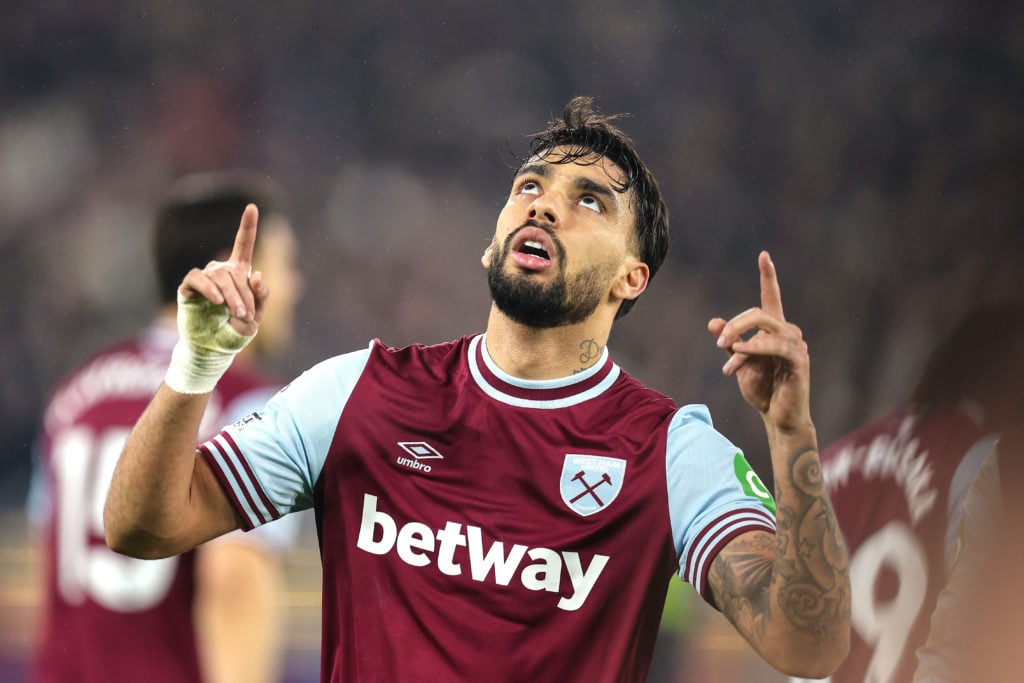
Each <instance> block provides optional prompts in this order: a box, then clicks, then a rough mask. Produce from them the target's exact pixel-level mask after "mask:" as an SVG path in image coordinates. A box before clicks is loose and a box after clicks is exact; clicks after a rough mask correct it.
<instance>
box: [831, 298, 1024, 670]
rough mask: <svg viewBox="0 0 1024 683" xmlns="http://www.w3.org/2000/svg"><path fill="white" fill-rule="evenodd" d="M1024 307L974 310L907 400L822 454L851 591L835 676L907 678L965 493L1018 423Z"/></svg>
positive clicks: (1022, 400)
mask: <svg viewBox="0 0 1024 683" xmlns="http://www.w3.org/2000/svg"><path fill="white" fill-rule="evenodd" d="M1022 314H1024V309H1022V308H1021V307H1020V306H1018V305H1015V304H1008V303H999V304H988V305H983V306H980V307H978V308H976V309H975V310H973V311H972V312H971V313H970V314H968V315H967V316H966V317H965V318H964V319H963V320H962V321H961V322H960V323H959V324H958V325H957V326H956V327H955V328H954V329H953V330H952V331H951V333H950V334H949V335H948V336H947V337H946V338H945V339H943V340H942V341H941V342H940V343H939V344H938V345H937V346H936V348H935V349H934V351H932V353H931V354H930V357H929V359H928V361H927V362H926V364H925V369H924V371H923V373H922V375H921V378H920V379H919V381H918V383H917V385H916V387H915V388H914V390H913V392H912V395H911V397H910V400H909V401H907V402H906V403H905V404H904V405H903V406H901V407H899V408H898V409H896V410H894V411H892V412H891V413H889V414H887V415H885V416H882V417H880V418H877V419H875V420H873V421H871V422H869V423H867V424H865V425H863V426H862V427H860V428H859V429H857V430H854V431H853V432H852V433H850V434H848V435H846V436H844V437H843V438H841V439H839V440H837V441H836V442H834V443H832V444H830V445H829V446H828V447H827V448H826V449H825V451H824V453H823V454H822V470H823V475H824V478H825V482H826V484H827V486H828V489H829V493H830V495H831V497H832V502H833V505H834V506H835V511H836V516H837V517H838V519H839V525H840V527H841V529H842V531H843V534H844V536H845V538H846V542H847V544H848V547H849V549H850V581H851V585H852V589H853V603H852V608H853V609H852V626H853V630H852V639H851V646H850V655H849V657H847V659H846V661H845V662H844V663H843V664H842V666H840V667H839V669H838V670H837V671H836V672H835V673H834V674H833V676H832V681H833V683H847V682H853V681H857V682H860V681H879V682H882V681H885V682H887V683H899V682H905V681H910V680H912V679H913V677H914V672H915V669H916V668H917V666H918V658H917V656H916V655H915V653H916V651H917V650H918V648H920V647H921V646H922V645H923V644H924V643H925V639H926V637H927V636H928V633H929V628H930V620H931V617H932V613H933V611H934V610H935V608H936V599H937V597H938V595H939V592H940V591H941V590H942V589H943V586H944V585H945V584H946V580H947V572H948V569H949V567H950V566H951V564H952V560H953V559H954V557H955V555H956V554H957V547H958V543H959V541H958V536H959V533H960V531H961V528H962V521H963V513H964V508H963V506H962V503H963V500H964V497H965V494H966V493H967V491H968V489H969V487H970V486H971V484H972V482H973V481H974V480H975V478H976V475H977V473H978V471H979V468H980V466H981V464H982V463H983V462H984V461H985V459H986V458H987V457H990V454H991V453H992V451H993V446H994V444H995V443H996V441H997V437H998V436H999V434H1000V433H1001V432H1003V431H1005V430H1008V429H1013V428H1015V427H1017V426H1019V425H1020V424H1022V423H1024V394H1022V393H1021V391H1020V386H1021V382H1022V380H1024V343H1022V340H1024V315H1022ZM931 668H934V667H931ZM977 680H988V679H985V678H984V677H981V678H977Z"/></svg>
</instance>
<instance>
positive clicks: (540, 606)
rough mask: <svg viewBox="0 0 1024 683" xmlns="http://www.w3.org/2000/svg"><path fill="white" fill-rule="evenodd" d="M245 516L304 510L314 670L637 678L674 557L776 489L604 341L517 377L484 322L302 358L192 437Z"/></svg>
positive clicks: (768, 509)
mask: <svg viewBox="0 0 1024 683" xmlns="http://www.w3.org/2000/svg"><path fill="white" fill-rule="evenodd" d="M200 450H201V451H202V452H203V454H204V456H205V457H206V458H207V460H208V461H209V462H210V464H211V465H212V466H213V468H214V470H215V472H217V473H218V476H219V477H220V479H221V482H222V485H223V486H224V488H225V490H226V491H227V492H228V494H229V496H230V497H231V499H232V500H233V501H234V504H235V506H236V507H237V509H238V510H239V512H240V513H241V515H242V517H243V518H244V520H245V523H246V525H247V526H249V527H255V526H258V525H261V524H264V523H266V522H268V521H270V520H273V519H276V518H277V517H279V516H281V515H284V514H287V513H289V512H292V511H295V510H300V509H304V508H308V507H313V508H314V509H315V511H316V517H317V524H318V532H319V540H320V546H321V554H322V561H323V576H324V582H323V610H324V614H323V628H324V630H323V657H322V662H323V671H322V678H323V680H325V681H346V682H347V681H441V680H445V681H449V680H451V681H454V680H464V681H523V680H538V681H566V680H581V681H636V680H642V679H643V678H644V676H645V675H646V671H647V667H648V663H649V660H650V658H651V653H652V651H653V647H654V642H655V637H656V634H657V629H658V624H659V620H660V616H661V609H662V606H663V604H664V599H665V591H666V588H667V585H668V581H669V580H670V578H671V576H672V574H673V573H677V574H679V576H681V577H682V579H683V580H685V581H688V582H690V583H692V584H693V585H694V586H695V587H696V588H697V589H698V590H699V591H700V592H701V594H702V595H704V597H705V598H706V599H710V595H709V590H708V587H707V575H708V570H709V566H710V564H711V561H712V560H713V559H714V557H715V555H716V554H717V553H718V551H719V550H720V549H721V548H722V547H723V546H724V545H725V544H726V543H727V542H728V541H729V540H731V539H732V538H734V537H736V536H737V535H738V534H741V533H744V532H746V531H751V530H766V531H770V532H774V515H773V509H774V507H773V502H772V500H771V496H770V495H769V494H768V493H767V491H765V490H764V487H763V485H762V484H761V483H760V480H759V479H758V478H757V476H756V475H755V474H754V473H753V471H752V470H750V468H749V466H748V465H747V464H746V461H745V459H744V458H743V455H742V454H741V453H740V451H739V450H738V449H737V448H736V447H735V446H734V445H732V444H731V443H730V442H729V441H728V440H727V439H725V438H724V437H723V436H721V435H720V434H718V433H717V432H716V431H715V430H714V429H713V428H712V426H711V420H710V417H709V415H708V412H707V410H706V408H704V407H703V406H696V405H693V406H687V407H684V408H681V409H677V408H676V406H675V405H674V404H673V402H672V401H671V400H670V399H668V398H666V397H665V396H663V395H661V394H659V393H657V392H654V391H652V390H650V389H648V388H646V387H644V386H643V385H642V384H640V383H639V382H638V381H636V380H635V379H633V378H631V377H629V376H628V375H627V374H626V373H625V372H624V371H622V370H621V369H620V368H619V367H618V366H617V365H616V364H615V363H614V362H613V361H612V359H611V357H610V355H609V354H608V351H607V349H605V351H604V353H603V356H602V358H601V360H600V361H599V362H598V363H596V364H595V365H593V366H592V367H591V368H589V369H587V370H586V371H584V372H581V373H578V374H575V375H572V376H571V377H567V378H565V379H561V380H551V381H524V380H520V379H517V378H514V377H511V376H509V375H507V374H506V373H504V372H502V371H501V369H500V368H498V367H497V365H496V364H495V363H494V362H493V361H492V360H491V359H490V357H489V356H488V354H487V350H486V337H485V336H484V335H478V336H474V337H468V338H463V339H460V340H457V341H454V342H450V343H446V344H440V345H435V346H410V347H405V348H401V349H398V348H390V347H387V346H385V345H383V344H382V343H380V342H379V341H375V342H373V343H371V344H370V346H369V348H367V349H364V350H362V351H357V352H354V353H349V354H346V355H342V356H337V357H334V358H332V359H329V360H327V361H324V362H323V363H321V364H319V365H317V366H315V367H313V368H312V369H310V370H309V371H307V372H306V373H304V374H303V375H302V376H300V377H299V378H298V379H296V380H295V381H293V382H292V383H291V384H290V385H289V386H287V387H286V388H285V389H284V390H282V391H281V392H280V393H279V394H277V396H275V397H274V398H273V399H272V400H271V401H270V402H269V403H268V405H267V406H266V407H265V408H264V409H263V410H261V411H259V412H256V413H254V414H252V415H250V416H249V417H247V418H245V419H243V420H240V421H239V422H236V423H235V424H233V425H231V426H229V427H226V428H225V429H224V430H223V431H222V432H221V433H220V434H219V435H217V436H216V437H214V438H213V439H211V440H209V441H208V442H206V443H205V444H203V445H202V446H201V449H200Z"/></svg>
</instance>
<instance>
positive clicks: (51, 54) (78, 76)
mask: <svg viewBox="0 0 1024 683" xmlns="http://www.w3.org/2000/svg"><path fill="white" fill-rule="evenodd" d="M1022 25H1024V8H1022V7H1021V5H1019V4H1018V5H1016V6H1015V5H1014V3H968V4H964V3H954V2H948V1H939V2H911V3H897V4H894V3H886V2H880V1H879V0H871V1H869V2H860V3H844V2H820V3H784V4H781V5H778V4H775V5H763V6H762V5H750V4H749V3H737V2H724V3H694V2H685V3H681V2H676V1H672V0H655V1H652V2H645V3H639V4H637V3H620V2H610V1H604V0H601V1H598V2H594V1H593V0H587V1H586V2H582V1H579V0H570V1H567V2H560V3H547V2H544V3H542V2H538V1H536V0H525V1H521V2H518V3H505V4H503V5H501V6H499V7H494V6H490V5H489V4H488V3H475V2H460V1H456V0H452V1H449V2H400V3H399V2H374V3H315V2H310V1H308V0H294V1H293V2H289V3H260V4H254V3H242V2H234V1H232V2H212V3H165V2H154V1H153V0H143V1H141V2H131V3H129V2H120V1H117V0H99V1H96V2H87V3H82V2H70V1H63V2H44V3H30V2H27V0H15V1H14V2H11V3H8V4H7V5H6V11H5V21H3V22H0V290H2V291H3V296H2V297H0V349H2V353H0V375H2V378H3V380H2V384H0V402H2V408H0V436H2V438H0V468H2V476H0V481H2V482H3V484H2V485H0V502H3V503H8V504H12V505H18V504H20V502H21V500H22V498H23V496H24V490H25V482H26V481H27V478H28V471H29V467H28V463H29V458H30V455H29V454H30V448H31V442H32V439H33V435H34V432H35V430H36V425H37V420H38V412H39V410H40V407H41V405H42V402H43V401H44V399H45V396H46V395H47V394H48V392H49V391H50V390H52V388H53V384H54V382H55V381H56V380H57V378H58V377H59V376H60V375H61V374H63V373H64V372H66V371H67V370H68V369H69V368H70V367H71V366H73V365H75V364H77V363H78V362H80V361H81V360H82V358H83V357H84V355H85V354H86V353H88V352H89V351H91V350H93V349H94V348H96V347H97V346H99V345H100V344H102V343H104V342H106V341H109V340H111V339H113V338H115V337H117V336H119V335H121V334H124V333H126V332H129V331H131V330H134V329H135V328H137V327H138V326H139V325H140V324H143V323H145V322H146V318H147V316H148V315H149V311H151V309H152V305H153V302H154V297H155V283H153V282H152V281H151V276H150V268H149V264H148V262H147V261H146V260H145V259H146V258H148V253H149V251H148V250H149V245H148V235H149V232H150V223H149V221H150V220H151V218H150V217H151V210H152V207H153V205H154V203H155V201H156V199H157V198H158V197H159V196H160V194H161V192H162V191H163V190H164V189H165V188H166V187H167V186H168V184H169V183H170V182H171V181H172V180H174V179H175V178H176V177H178V176H180V175H181V174H183V173H185V172H190V171H199V170H209V169H223V168H239V167H244V168H248V169H254V170H257V171H259V172H261V173H264V174H266V175H267V176H269V177H271V178H273V179H274V180H275V181H276V182H278V183H280V184H281V185H282V186H283V187H284V188H285V190H286V192H287V195H288V198H289V205H288V207H287V208H288V212H289V213H290V214H291V215H292V216H293V219H294V222H295V225H296V229H297V232H298V235H299V239H300V250H301V252H302V262H303V268H304V271H305V278H306V287H307V290H306V291H307V294H306V296H305V299H304V301H303V303H302V308H301V310H300V313H299V316H298V319H299V326H300V327H299V330H300V331H299V340H298V344H297V348H296V351H295V353H294V354H293V355H292V356H290V357H288V358H282V359H279V360H278V362H279V364H280V369H281V370H282V371H284V372H286V373H287V372H290V373H294V372H297V371H299V370H301V369H303V368H305V367H307V366H308V365H310V364H311V363H312V362H314V361H316V360H319V359H321V358H323V357H325V356H327V355H331V354H334V353H338V352H342V351H348V350H351V349H354V348H362V347H364V346H365V345H366V343H367V342H368V340H369V339H370V338H372V337H378V336H379V337H381V338H382V339H384V340H385V341H387V342H388V343H391V344H394V345H401V344H406V343H410V342H413V341H424V342H432V341H441V340H444V339H448V338H451V337H453V336H457V335H460V334H465V333H471V332H476V331H479V330H480V329H481V328H482V326H483V324H484V321H485V316H486V310H487V305H488V304H487V294H486V289H485V280H484V272H483V270H482V269H481V268H480V266H479V263H478V258H479V255H480V253H481V252H482V251H483V249H484V247H485V246H486V244H487V240H488V238H489V235H490V234H491V232H492V229H493V225H494V220H495V217H496V216H497V212H498V209H499V208H500V206H501V205H502V204H503V202H504V198H505V194H506V193H507V191H508V182H509V181H510V179H511V173H512V169H511V164H513V163H515V155H516V154H521V153H523V152H525V145H526V138H525V135H526V134H528V133H531V132H533V131H535V130H538V129H540V128H542V127H543V124H544V123H545V122H546V121H547V119H548V118H550V117H551V116H552V115H553V114H555V113H556V112H559V111H560V110H561V107H562V105H563V104H564V103H565V101H566V100H567V99H568V98H569V97H571V96H572V95H574V94H588V95H593V96H594V97H595V98H596V101H597V104H598V106H599V107H600V108H602V109H603V110H604V111H606V112H617V111H624V112H629V113H630V114H631V116H630V117H629V118H628V119H626V120H624V121H623V122H622V125H623V127H624V128H625V129H626V130H628V131H629V132H630V133H631V134H632V135H633V137H634V138H635V139H636V141H637V143H638V146H639V148H640V150H641V152H642V153H643V155H644V157H645V159H646V161H647V162H648V164H649V165H650V167H651V168H652V170H653V171H654V172H655V173H656V174H657V176H658V177H659V178H660V180H661V183H662V185H663V190H664V192H665V194H666V196H667V200H668V203H669V206H670V208H671V210H672V218H673V240H674V243H673V245H672V250H671V252H670V256H669V262H668V263H667V264H666V266H665V268H664V269H663V270H662V271H661V272H660V273H659V274H658V277H657V278H656V279H655V281H654V283H653V285H652V288H651V289H650V290H648V293H647V294H645V295H644V297H643V299H642V300H641V301H640V303H639V304H638V305H637V307H636V308H635V310H634V312H633V313H632V314H631V315H630V316H629V317H627V318H626V319H625V320H623V321H622V322H621V323H620V324H619V325H618V329H617V331H616V332H615V333H614V335H613V340H612V351H613V354H614V355H615V357H616V359H617V360H618V362H619V363H620V364H621V365H623V366H625V367H628V368H630V369H631V371H632V372H634V373H635V374H637V375H639V376H640V378H641V379H642V380H644V381H645V382H647V383H648V384H649V385H651V386H652V387H654V388H656V389H659V390H662V391H664V392H666V393H668V394H670V395H671V396H673V397H675V398H676V399H677V400H679V401H680V402H706V403H709V404H710V405H711V409H712V412H713V414H715V415H716V416H717V418H716V419H717V421H718V423H719V426H720V428H721V429H722V431H724V432H725V433H727V434H729V435H730V437H731V438H732V439H733V440H734V441H736V442H737V443H739V444H740V445H741V446H746V447H747V448H748V449H749V451H750V452H749V453H748V455H749V456H750V459H751V460H752V461H754V463H755V466H757V467H759V468H760V469H761V470H762V471H767V456H766V454H764V453H759V452H758V451H757V449H758V448H760V444H761V442H762V440H763V438H762V437H761V426H760V424H759V423H758V421H757V417H756V414H755V413H754V412H753V411H751V410H750V409H749V408H748V407H747V406H746V405H745V404H744V403H743V401H742V400H741V399H740V397H739V396H738V395H737V393H736V390H735V386H734V383H733V382H731V381H729V380H728V379H727V378H723V377H721V375H720V373H719V368H720V366H721V364H722V362H724V357H722V356H720V355H719V352H718V351H717V350H716V348H715V346H714V342H713V340H712V339H711V338H710V335H709V334H708V333H707V332H706V330H705V324H706V321H707V320H708V319H709V318H710V317H712V316H714V315H723V316H729V315H732V314H734V313H736V312H738V311H739V310H741V309H742V308H745V307H747V306H749V305H753V304H754V303H756V296H757V291H758V289H757V285H758V283H757V267H756V256H757V253H758V251H759V250H760V249H762V248H767V249H769V250H771V251H772V254H773V257H774V260H775V262H776V264H777V265H778V268H779V274H780V278H781V283H782V291H783V299H784V301H786V304H787V306H788V308H787V311H786V313H787V316H788V317H790V318H791V319H793V320H794V321H795V322H797V323H798V324H799V325H800V326H801V327H802V329H803V330H804V333H805V336H806V337H807V339H808V340H809V344H810V350H811V357H812V363H813V372H812V377H813V382H814V386H813V390H812V399H813V401H814V406H813V414H814V415H815V418H816V423H817V426H818V431H819V435H820V437H821V440H822V441H823V442H824V441H828V440H830V439H831V438H833V437H835V436H838V435H839V434H840V433H842V432H844V431H846V430H847V429H849V428H850V427H852V426H854V425H856V424H858V423H860V422H862V421H863V420H864V419H865V418H867V417H869V416H871V415H874V414H877V413H879V412H881V411H882V410H884V409H886V408H888V407H890V406H892V405H893V404H895V403H896V402H897V401H899V400H900V399H902V398H903V396H904V395H905V388H906V387H907V386H908V385H909V382H910V381H911V379H912V378H913V377H915V376H916V375H917V373H918V372H919V370H920V364H921V362H922V359H923V355H924V353H925V351H926V350H927V349H929V348H930V347H931V345H932V343H933V341H934V338H935V336H936V334H937V332H938V331H939V330H942V329H945V328H947V327H948V326H950V325H951V324H952V322H953V321H955V320H956V319H958V318H959V317H961V315H962V314H963V312H964V311H965V310H966V309H967V308H968V307H969V306H970V305H971V304H973V303H975V302H977V301H978V300H983V299H986V298H992V297H996V296H999V295H1002V294H1006V293H1013V292H1015V291H1016V290H1017V289H1018V284H1017V280H1018V278H1019V277H1020V275H1021V273H1022V271H1024V269H1022V268H1021V265H1022V258H1024V230H1022V226H1021V225H1020V223H1021V219H1022V218H1024V186H1022V182H1021V181H1022V171H1021V169H1022V168H1024V33H1022V32H1021V31H1020V27H1021V26H1022ZM271 286H273V283H271ZM993 333H994V334H998V330H994V331H993Z"/></svg>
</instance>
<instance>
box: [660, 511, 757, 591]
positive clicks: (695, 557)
mask: <svg viewBox="0 0 1024 683" xmlns="http://www.w3.org/2000/svg"><path fill="white" fill-rule="evenodd" d="M748 531H767V532H769V533H771V534H774V533H775V520H774V519H773V518H772V516H771V515H770V514H769V513H768V512H767V511H765V510H764V509H762V508H757V507H750V508H738V509H734V510H730V511H729V512H727V513H726V514H724V515H722V516H720V517H718V518H716V519H715V520H714V521H712V522H711V523H710V524H708V525H707V526H706V527H704V529H703V530H701V532H700V533H699V534H698V535H697V537H696V538H695V539H694V542H693V543H692V544H691V545H690V551H689V553H688V554H687V556H686V562H685V563H684V565H683V572H682V574H681V576H680V578H682V579H683V580H684V581H686V582H688V583H689V584H690V585H692V586H694V587H695V588H696V589H697V592H698V593H700V596H701V597H702V598H704V600H705V601H706V602H707V603H708V604H710V605H714V604H715V601H714V596H713V595H712V594H711V590H710V588H709V587H708V575H709V574H710V572H711V563H712V561H714V559H715V558H716V557H717V556H718V553H719V552H721V550H722V548H724V547H725V546H726V545H728V543H729V541H731V540H733V539H734V538H736V537H737V536H739V535H740V534H745V533H747V532H748Z"/></svg>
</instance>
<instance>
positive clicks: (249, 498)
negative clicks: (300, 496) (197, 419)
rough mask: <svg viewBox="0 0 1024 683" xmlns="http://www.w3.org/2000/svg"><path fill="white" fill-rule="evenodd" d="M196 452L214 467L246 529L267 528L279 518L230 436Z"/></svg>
mask: <svg viewBox="0 0 1024 683" xmlns="http://www.w3.org/2000/svg"><path fill="white" fill-rule="evenodd" d="M211 446H212V448H211ZM199 451H200V452H201V453H202V454H203V455H204V456H205V457H206V459H207V461H208V462H209V463H210V464H211V466H213V471H214V473H215V474H216V475H217V478H218V479H219V480H220V483H221V486H223V487H224V490H225V491H226V492H227V493H228V495H229V496H230V497H231V499H232V501H233V502H234V504H235V507H236V509H238V510H239V511H240V512H241V513H242V516H243V518H244V520H245V522H246V529H252V528H253V527H256V526H259V525H261V524H266V523H267V522H270V521H273V520H275V519H277V518H279V517H280V516H281V513H279V512H278V511H277V508H275V507H274V505H273V504H272V503H271V502H270V499H269V498H268V497H267V495H266V494H265V493H264V492H263V487H261V486H260V485H259V481H258V480H257V479H256V476H255V474H254V473H253V470H252V468H251V467H250V466H249V463H248V462H247V461H246V459H245V458H244V457H242V455H241V452H240V450H239V448H238V445H237V444H236V443H235V441H234V439H233V438H231V435H230V434H228V433H227V432H226V431H222V432H221V433H220V434H218V435H217V436H215V437H214V438H212V439H210V440H209V441H207V442H206V443H204V444H202V445H201V446H200V447H199ZM229 473H230V476H229Z"/></svg>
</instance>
